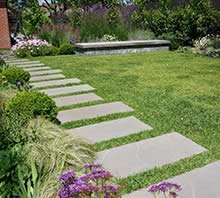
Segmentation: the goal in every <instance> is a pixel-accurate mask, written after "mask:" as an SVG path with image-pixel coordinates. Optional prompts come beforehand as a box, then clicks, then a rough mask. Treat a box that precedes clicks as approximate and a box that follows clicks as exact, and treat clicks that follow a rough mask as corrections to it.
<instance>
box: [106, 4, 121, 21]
mask: <svg viewBox="0 0 220 198" xmlns="http://www.w3.org/2000/svg"><path fill="white" fill-rule="evenodd" d="M106 20H107V21H108V23H109V25H116V24H118V23H120V13H119V10H118V8H117V7H112V8H111V9H109V10H108V12H107V14H106Z"/></svg>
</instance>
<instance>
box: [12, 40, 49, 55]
mask: <svg viewBox="0 0 220 198" xmlns="http://www.w3.org/2000/svg"><path fill="white" fill-rule="evenodd" d="M42 46H50V44H49V43H48V42H47V41H45V40H40V39H28V40H21V41H18V42H17V43H16V44H15V45H13V46H12V48H11V49H12V51H14V52H15V51H16V50H18V49H29V50H31V49H32V48H35V47H36V48H40V47H42Z"/></svg>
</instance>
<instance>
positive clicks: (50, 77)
mask: <svg viewBox="0 0 220 198" xmlns="http://www.w3.org/2000/svg"><path fill="white" fill-rule="evenodd" d="M60 78H65V76H64V75H63V74H52V75H44V76H32V77H31V79H30V81H40V80H54V79H60Z"/></svg>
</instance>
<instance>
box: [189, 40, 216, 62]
mask: <svg viewBox="0 0 220 198" xmlns="http://www.w3.org/2000/svg"><path fill="white" fill-rule="evenodd" d="M192 52H193V53H195V54H199V55H206V56H209V57H214V58H216V57H220V38H219V37H214V38H212V37H209V36H206V37H203V38H201V39H198V40H196V41H195V42H194V48H192Z"/></svg>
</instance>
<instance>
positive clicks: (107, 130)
mask: <svg viewBox="0 0 220 198" xmlns="http://www.w3.org/2000/svg"><path fill="white" fill-rule="evenodd" d="M151 129H152V128H151V127H150V126H148V125H146V124H144V123H143V122H141V121H140V120H138V119H137V118H135V117H133V116H131V117H127V118H121V119H117V120H111V121H105V122H101V123H98V124H93V125H89V126H83V127H79V128H75V129H70V130H68V132H69V133H72V134H74V135H77V136H82V137H84V138H88V139H89V140H90V141H92V142H93V143H95V142H100V141H104V140H110V139H113V138H119V137H123V136H127V135H130V134H134V133H138V132H141V131H147V130H151Z"/></svg>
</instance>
